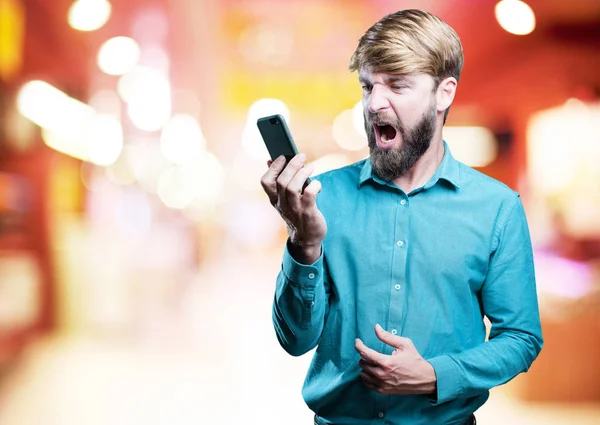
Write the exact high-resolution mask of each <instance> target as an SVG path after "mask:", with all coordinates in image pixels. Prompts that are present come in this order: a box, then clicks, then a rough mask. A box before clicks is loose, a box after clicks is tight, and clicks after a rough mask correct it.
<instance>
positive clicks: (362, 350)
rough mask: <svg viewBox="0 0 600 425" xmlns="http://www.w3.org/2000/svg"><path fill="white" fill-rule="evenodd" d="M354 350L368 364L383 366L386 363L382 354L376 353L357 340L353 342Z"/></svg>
mask: <svg viewBox="0 0 600 425" xmlns="http://www.w3.org/2000/svg"><path fill="white" fill-rule="evenodd" d="M354 348H355V349H356V351H358V354H360V356H361V357H362V358H363V359H364V360H366V361H367V362H369V363H373V364H375V365H378V366H380V365H384V364H386V363H387V358H388V357H389V356H386V355H384V354H381V353H378V352H377V351H375V350H373V349H371V348H369V347H367V346H366V345H365V344H364V343H363V342H362V341H361V340H360V339H359V338H356V341H355V342H354Z"/></svg>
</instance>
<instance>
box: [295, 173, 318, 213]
mask: <svg viewBox="0 0 600 425" xmlns="http://www.w3.org/2000/svg"><path fill="white" fill-rule="evenodd" d="M321 189H322V186H321V182H320V181H318V180H313V181H311V182H310V183H309V184H308V186H306V187H305V188H304V192H303V193H302V197H301V198H300V202H301V204H302V208H304V209H307V208H309V207H312V206H313V205H315V203H316V202H317V195H318V194H319V192H321Z"/></svg>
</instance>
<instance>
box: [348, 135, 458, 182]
mask: <svg viewBox="0 0 600 425" xmlns="http://www.w3.org/2000/svg"><path fill="white" fill-rule="evenodd" d="M369 179H371V180H374V181H376V182H377V183H380V184H384V185H389V184H392V183H389V182H385V181H383V180H381V179H380V178H378V177H377V176H375V175H374V174H373V169H372V167H371V159H370V158H367V159H366V160H365V162H364V164H363V166H362V169H361V171H360V176H359V180H358V185H359V186H361V185H362V184H363V183H364V182H366V181H367V180H369ZM439 180H445V181H447V182H448V183H450V184H451V185H452V186H454V187H455V188H456V189H459V188H460V167H459V162H458V161H457V160H456V159H454V157H453V156H452V154H451V153H450V148H449V147H448V144H447V143H446V142H445V141H444V157H443V158H442V162H441V163H440V165H439V167H438V168H437V170H436V171H435V173H434V174H433V176H432V177H431V178H430V179H429V181H428V182H427V183H425V185H424V186H423V189H429V188H430V187H432V186H434V185H435V184H436V183H437V182H438V181H439Z"/></svg>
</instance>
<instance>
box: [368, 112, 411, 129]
mask: <svg viewBox="0 0 600 425" xmlns="http://www.w3.org/2000/svg"><path fill="white" fill-rule="evenodd" d="M374 122H377V123H379V122H385V123H389V124H392V125H393V126H394V127H396V129H397V130H398V131H400V133H402V134H404V125H402V122H400V120H399V119H398V118H395V117H388V116H386V115H384V114H380V113H377V112H370V111H366V112H365V124H368V126H369V127H371V124H373V123H374Z"/></svg>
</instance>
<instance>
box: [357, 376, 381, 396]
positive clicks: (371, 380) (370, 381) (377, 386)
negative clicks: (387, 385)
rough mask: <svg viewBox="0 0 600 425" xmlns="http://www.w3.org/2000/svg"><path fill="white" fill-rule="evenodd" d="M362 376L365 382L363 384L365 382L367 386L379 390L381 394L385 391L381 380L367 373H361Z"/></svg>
mask: <svg viewBox="0 0 600 425" xmlns="http://www.w3.org/2000/svg"><path fill="white" fill-rule="evenodd" d="M360 377H361V379H362V382H363V384H364V386H365V387H367V388H368V389H370V390H371V391H375V392H377V393H379V394H383V393H384V390H383V387H382V383H381V382H379V381H378V380H376V379H374V378H373V377H371V376H369V375H368V374H366V373H361V374H360Z"/></svg>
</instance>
